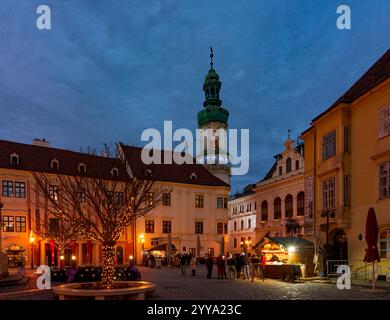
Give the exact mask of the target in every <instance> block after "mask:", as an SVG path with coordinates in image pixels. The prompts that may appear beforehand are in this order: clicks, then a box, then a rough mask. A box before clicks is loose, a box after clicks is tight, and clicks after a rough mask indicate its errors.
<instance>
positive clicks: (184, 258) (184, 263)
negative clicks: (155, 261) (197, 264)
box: [180, 252, 188, 276]
mask: <svg viewBox="0 0 390 320" xmlns="http://www.w3.org/2000/svg"><path fill="white" fill-rule="evenodd" d="M187 261H188V260H187V254H186V253H185V252H184V253H183V254H182V255H181V257H180V268H181V275H182V276H185V275H186V269H187V263H188V262H187Z"/></svg>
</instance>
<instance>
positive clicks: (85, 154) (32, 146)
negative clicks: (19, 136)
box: [0, 139, 120, 160]
mask: <svg viewBox="0 0 390 320" xmlns="http://www.w3.org/2000/svg"><path fill="white" fill-rule="evenodd" d="M4 142H5V143H10V144H16V145H21V146H26V147H31V148H42V149H46V150H57V151H61V152H68V153H74V154H79V155H82V156H89V157H94V158H101V159H111V160H118V159H120V158H119V157H105V156H102V155H94V154H89V153H84V152H79V151H74V150H69V149H61V148H57V147H47V146H40V145H34V144H29V143H24V142H16V141H9V140H2V139H0V143H4Z"/></svg>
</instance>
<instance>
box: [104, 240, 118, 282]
mask: <svg viewBox="0 0 390 320" xmlns="http://www.w3.org/2000/svg"><path fill="white" fill-rule="evenodd" d="M102 252H103V273H102V285H103V289H111V288H112V281H113V278H114V272H115V267H114V263H115V247H114V245H112V244H102Z"/></svg>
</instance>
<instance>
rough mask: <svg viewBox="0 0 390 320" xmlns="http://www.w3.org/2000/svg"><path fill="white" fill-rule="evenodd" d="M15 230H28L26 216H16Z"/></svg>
mask: <svg viewBox="0 0 390 320" xmlns="http://www.w3.org/2000/svg"><path fill="white" fill-rule="evenodd" d="M15 232H26V217H20V216H16V217H15Z"/></svg>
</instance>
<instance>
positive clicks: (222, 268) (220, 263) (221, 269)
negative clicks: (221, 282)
mask: <svg viewBox="0 0 390 320" xmlns="http://www.w3.org/2000/svg"><path fill="white" fill-rule="evenodd" d="M217 268H218V279H226V278H227V277H226V264H225V259H224V258H223V257H222V256H219V257H218V259H217Z"/></svg>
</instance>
